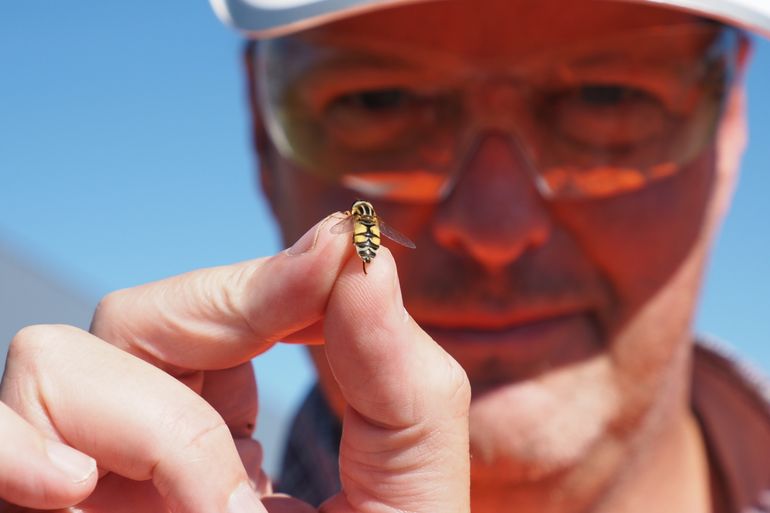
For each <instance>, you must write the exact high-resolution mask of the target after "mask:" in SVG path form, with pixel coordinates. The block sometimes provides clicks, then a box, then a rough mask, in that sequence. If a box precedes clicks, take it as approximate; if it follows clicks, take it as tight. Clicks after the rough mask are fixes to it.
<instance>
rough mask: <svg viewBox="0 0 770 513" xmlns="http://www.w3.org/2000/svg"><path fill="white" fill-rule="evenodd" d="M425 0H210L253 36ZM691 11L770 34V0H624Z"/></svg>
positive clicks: (222, 15)
mask: <svg viewBox="0 0 770 513" xmlns="http://www.w3.org/2000/svg"><path fill="white" fill-rule="evenodd" d="M420 1H424V0H210V2H211V5H212V7H213V8H214V11H216V13H217V16H219V18H220V19H221V20H222V21H223V22H225V23H227V24H228V25H231V26H233V27H234V28H236V29H237V30H239V31H241V32H243V33H244V34H246V35H247V36H248V37H252V38H267V37H275V36H280V35H284V34H288V33H291V32H296V31H298V30H302V29H306V28H310V27H314V26H316V25H320V24H323V23H327V22H330V21H333V20H338V19H341V18H346V17H348V16H352V15H354V14H360V13H364V12H368V11H373V10H376V9H380V8H382V7H388V6H394V5H398V4H408V3H416V2H420ZM625 1H629V2H634V3H646V4H650V5H659V6H662V7H671V8H675V9H680V10H684V11H690V12H693V13H696V14H699V15H702V16H704V17H707V18H713V19H717V20H720V21H723V22H725V23H727V24H729V25H735V26H738V27H742V28H746V29H748V30H751V31H754V32H757V33H759V34H762V35H764V36H766V37H770V0H625Z"/></svg>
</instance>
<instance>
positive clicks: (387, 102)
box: [334, 89, 409, 112]
mask: <svg viewBox="0 0 770 513" xmlns="http://www.w3.org/2000/svg"><path fill="white" fill-rule="evenodd" d="M408 99H409V95H408V93H407V92H406V91H404V90H403V89H379V90H372V91H361V92H357V93H352V94H346V95H344V96H341V97H339V98H337V99H336V100H335V102H334V103H335V105H337V106H339V107H348V108H358V109H364V110H368V111H373V112H374V111H383V110H392V109H397V108H400V107H404V106H405V105H406V104H407V103H408Z"/></svg>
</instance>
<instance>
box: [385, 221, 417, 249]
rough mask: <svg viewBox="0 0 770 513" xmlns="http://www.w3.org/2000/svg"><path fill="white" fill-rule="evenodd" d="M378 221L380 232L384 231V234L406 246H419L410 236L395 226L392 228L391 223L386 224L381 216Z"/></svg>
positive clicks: (413, 247)
mask: <svg viewBox="0 0 770 513" xmlns="http://www.w3.org/2000/svg"><path fill="white" fill-rule="evenodd" d="M377 222H378V224H379V225H380V233H382V234H383V235H384V236H386V237H387V238H389V239H390V240H392V241H393V242H397V243H398V244H401V245H402V246H405V247H407V248H410V249H416V248H417V246H415V245H414V242H412V241H411V240H409V237H407V236H406V235H404V234H403V233H401V232H399V231H398V230H396V229H395V228H391V227H390V225H388V224H385V222H384V221H383V220H382V218H381V217H378V218H377Z"/></svg>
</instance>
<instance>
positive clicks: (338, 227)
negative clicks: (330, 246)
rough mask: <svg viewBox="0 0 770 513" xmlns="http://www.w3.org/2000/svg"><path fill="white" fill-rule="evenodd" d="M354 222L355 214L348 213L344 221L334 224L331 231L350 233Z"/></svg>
mask: <svg viewBox="0 0 770 513" xmlns="http://www.w3.org/2000/svg"><path fill="white" fill-rule="evenodd" d="M354 224H355V223H354V219H353V216H351V215H348V216H346V217H345V219H343V220H342V221H340V222H338V223H335V224H333V225H332V227H331V228H330V229H329V231H330V232H332V233H335V234H340V233H350V232H352V231H353V225H354Z"/></svg>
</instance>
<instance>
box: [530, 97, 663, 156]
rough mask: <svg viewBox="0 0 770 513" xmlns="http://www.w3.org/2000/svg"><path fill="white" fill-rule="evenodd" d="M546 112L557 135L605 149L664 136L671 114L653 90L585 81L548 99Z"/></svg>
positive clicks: (545, 106)
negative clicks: (651, 91)
mask: <svg viewBox="0 0 770 513" xmlns="http://www.w3.org/2000/svg"><path fill="white" fill-rule="evenodd" d="M544 113H545V114H546V119H548V122H549V127H550V130H552V131H553V133H554V134H558V136H560V137H562V138H565V139H566V140H570V141H572V142H573V143H577V144H582V145H586V146H587V147H594V148H597V149H598V148H603V149H604V150H609V149H611V148H621V147H625V148H627V147H629V145H634V144H638V143H642V142H645V141H649V140H650V139H651V138H655V137H660V136H662V134H663V133H664V126H665V124H666V120H667V118H668V116H669V115H670V113H669V112H668V109H667V108H666V107H665V102H664V101H663V100H662V99H660V98H658V97H657V96H656V95H655V94H654V93H650V92H647V91H645V90H644V89H640V88H635V87H630V86H626V85H622V84H620V85H617V84H584V85H581V86H578V87H574V88H569V89H566V90H562V91H559V92H557V93H555V94H551V95H549V96H548V98H546V99H545V103H544Z"/></svg>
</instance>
